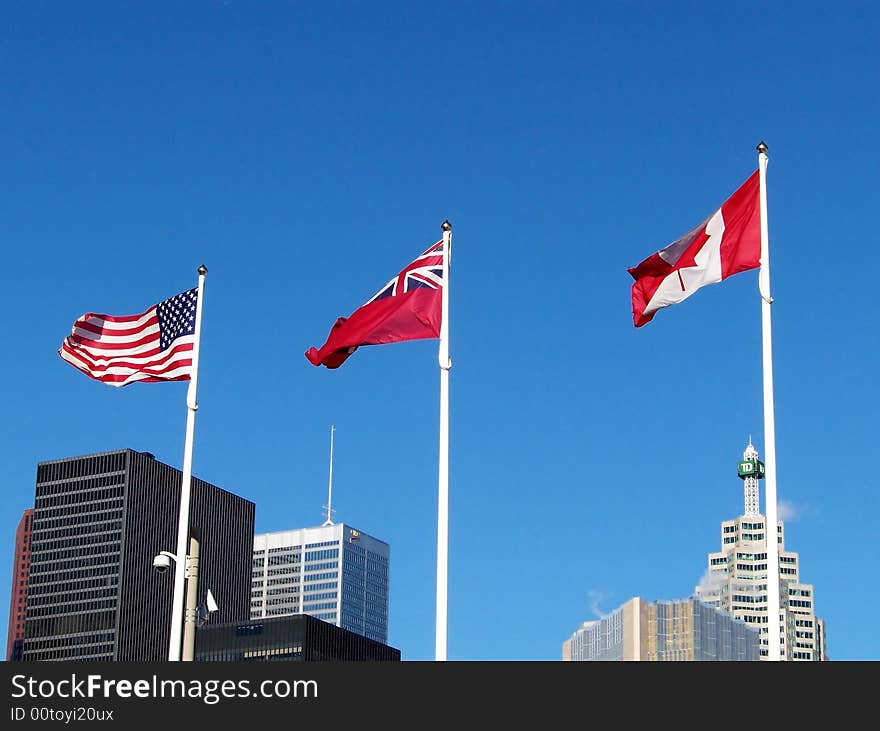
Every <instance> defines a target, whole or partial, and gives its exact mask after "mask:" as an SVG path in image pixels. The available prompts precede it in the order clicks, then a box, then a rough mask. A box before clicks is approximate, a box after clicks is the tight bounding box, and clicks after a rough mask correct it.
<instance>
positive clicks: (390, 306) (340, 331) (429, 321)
mask: <svg viewBox="0 0 880 731" xmlns="http://www.w3.org/2000/svg"><path fill="white" fill-rule="evenodd" d="M444 286H445V283H444V281H443V241H442V240H441V241H438V242H437V243H436V244H434V245H433V246H432V247H431V248H430V249H428V250H427V251H426V252H425V253H424V254H422V255H421V256H420V257H418V258H417V259H416V260H415V261H413V262H412V263H410V264H409V265H408V266H407V267H406V268H405V269H404V270H403V271H401V272H400V273H399V274H398V275H397V276H396V277H394V279H392V280H391V281H390V282H388V284H386V285H385V286H384V287H382V289H380V290H379V291H378V292H376V294H374V295H373V296H372V297H371V298H370V299H369V300H367V302H366V303H365V304H363V305H361V306H360V307H359V308H358V309H357V310H355V311H354V312H353V313H352V315H351V316H350V317H340V318H339V319H338V320H336V322H335V323H334V325H333V327H332V328H331V329H330V335H329V336H328V337H327V342H326V343H324V345H322V346H321V347H320V348H309V349H308V350H307V351H306V358H308V359H309V361H311V363H312V365H316V366H320V365H323V366H327V368H339V366H341V365H342V364H343V363H344V362H345V360H346V359H347V358H348V357H349V356H350V355H351V354H352V353H354V351H355V350H357V349H358V347H360V346H361V345H381V344H384V343H397V342H400V341H403V340H420V339H424V338H437V337H440V320H441V305H442V302H443V300H442V297H443V287H444Z"/></svg>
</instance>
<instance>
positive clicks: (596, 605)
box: [587, 590, 614, 618]
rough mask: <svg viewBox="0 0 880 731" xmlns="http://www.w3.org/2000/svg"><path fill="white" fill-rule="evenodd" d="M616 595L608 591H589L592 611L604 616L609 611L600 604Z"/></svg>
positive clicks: (597, 615) (588, 596) (599, 616)
mask: <svg viewBox="0 0 880 731" xmlns="http://www.w3.org/2000/svg"><path fill="white" fill-rule="evenodd" d="M613 596H614V595H613V594H609V593H608V592H607V591H596V590H591V591H588V592H587V603H588V604H589V606H590V611H591V612H592V613H593V614H594V615H596V617H598V618H601V617H604V616H605V615H606V614H607V613H608V612H607V611H603V610H602V607H601V606H600V604H603V603H604V602H607V601H608V600H609V599H611V598H612V597H613Z"/></svg>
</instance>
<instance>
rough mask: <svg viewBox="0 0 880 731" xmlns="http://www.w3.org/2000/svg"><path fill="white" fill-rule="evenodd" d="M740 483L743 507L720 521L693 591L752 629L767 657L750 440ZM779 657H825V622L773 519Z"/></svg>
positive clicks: (757, 473) (763, 563)
mask: <svg viewBox="0 0 880 731" xmlns="http://www.w3.org/2000/svg"><path fill="white" fill-rule="evenodd" d="M739 476H740V477H741V478H742V479H743V481H744V491H745V511H744V514H743V515H741V516H740V517H738V518H736V519H735V520H727V521H724V522H723V523H722V524H721V550H720V551H717V552H714V553H710V554H709V559H708V570H707V573H706V575H705V577H704V579H703V581H702V582H701V583H700V585H699V586H698V587H697V588H696V590H695V595H696V596H697V597H699V598H700V599H701V600H702V601H703V602H706V603H707V604H711V605H712V606H715V607H718V608H719V609H723V610H725V611H727V612H730V613H731V614H732V615H733V616H734V617H736V618H737V619H741V620H743V621H744V622H746V623H748V624H751V625H753V626H755V627H757V628H758V629H759V631H760V634H761V659H762V660H766V659H767V540H766V537H765V517H764V516H763V515H761V513H760V509H759V500H760V488H759V481H760V479H761V478H762V477H763V476H764V465H763V464H762V463H761V461H760V460H759V459H758V452H757V450H756V449H755V448H754V446H752V443H751V440H750V441H749V445H748V447H746V450H745V452H744V453H743V461H742V462H740V463H739ZM776 533H777V540H778V542H779V608H780V612H779V620H778V621H779V641H780V648H781V650H780V659H784V660H798V661H804V660H826V659H827V657H826V654H825V623H824V622H823V621H822V620H821V619H818V618H817V617H816V615H815V607H814V600H815V594H814V591H813V585H812V584H806V583H803V582H802V581H801V578H800V559H799V557H798V554H797V553H796V552H794V551H787V550H785V528H784V525H783V522H782V521H781V520H780V521H778V525H777V528H776Z"/></svg>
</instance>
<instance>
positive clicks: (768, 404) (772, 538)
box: [757, 142, 784, 660]
mask: <svg viewBox="0 0 880 731" xmlns="http://www.w3.org/2000/svg"><path fill="white" fill-rule="evenodd" d="M767 149H768V148H767V145H766V144H764V143H763V142H761V143H760V144H759V145H758V147H757V150H758V170H759V180H760V200H761V269H760V271H759V273H758V291H759V292H760V294H761V334H762V341H763V349H762V350H763V361H764V459H765V463H764V467H765V472H766V476H765V498H764V501H765V503H766V512H767V520H766V526H765V535H766V538H767V659H768V660H780V659H784V658H780V654H781V653H780V649H781V648H780V642H779V537H778V533H777V522H778V511H777V503H776V423H775V419H774V415H773V348H772V340H771V331H770V305H771V304H772V303H773V298H772V297H771V296H770V236H769V234H768V228H767Z"/></svg>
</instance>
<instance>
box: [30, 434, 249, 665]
mask: <svg viewBox="0 0 880 731" xmlns="http://www.w3.org/2000/svg"><path fill="white" fill-rule="evenodd" d="M180 486H181V471H180V470H178V469H175V468H174V467H171V466H169V465H166V464H164V463H162V462H159V461H158V460H156V459H155V458H154V457H153V456H152V455H151V454H149V453H146V452H136V451H134V450H131V449H123V450H119V451H114V452H104V453H101V454H92V455H85V456H81V457H71V458H68V459H61V460H55V461H51V462H41V463H39V464H38V465H37V484H36V494H35V500H34V519H33V533H32V540H31V563H30V577H29V580H28V587H27V613H26V620H25V634H24V652H23V657H22V659H23V660H26V661H35V660H118V661H136V662H145V661H156V660H165V659H167V657H168V641H169V637H170V623H171V597H172V591H173V581H174V570H173V567H172V569H171V570H169V571H166V572H164V573H161V574H160V573H157V572H156V571H155V570H154V569H153V557H154V556H155V555H156V554H158V553H159V552H160V551H163V550H164V551H171V552H172V553H173V552H174V551H175V550H176V546H177V519H178V509H179V506H180ZM254 509H255V506H254V503H252V502H251V501H249V500H245V499H244V498H241V497H238V496H237V495H233V494H232V493H230V492H227V491H226V490H222V489H220V488H219V487H216V486H214V485H211V484H209V483H207V482H204V481H203V480H199V479H197V478H196V477H193V480H192V497H191V503H190V530H191V533H192V535H193V536H195V537H196V538H197V539H198V540H199V547H200V558H199V597H200V598H203V597H204V596H205V594H206V592H207V591H208V590H209V589H210V591H211V593H212V594H213V596H214V597H215V599H216V601H217V603H218V605H219V611H217V612H215V613H213V614H212V616H211V622H212V623H214V622H218V623H219V622H237V621H246V620H248V619H249V616H250V610H249V607H250V572H251V554H252V549H253V539H254Z"/></svg>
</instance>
